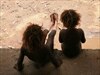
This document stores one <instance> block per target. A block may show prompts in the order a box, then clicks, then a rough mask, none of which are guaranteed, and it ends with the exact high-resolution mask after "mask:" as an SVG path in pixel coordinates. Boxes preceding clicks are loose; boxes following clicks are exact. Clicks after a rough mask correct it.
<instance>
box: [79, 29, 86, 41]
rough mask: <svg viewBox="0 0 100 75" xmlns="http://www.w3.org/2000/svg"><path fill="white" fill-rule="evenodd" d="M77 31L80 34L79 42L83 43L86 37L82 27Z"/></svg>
mask: <svg viewBox="0 0 100 75" xmlns="http://www.w3.org/2000/svg"><path fill="white" fill-rule="evenodd" d="M79 32H80V36H81V42H82V43H85V41H86V38H85V34H84V31H83V30H82V29H79Z"/></svg>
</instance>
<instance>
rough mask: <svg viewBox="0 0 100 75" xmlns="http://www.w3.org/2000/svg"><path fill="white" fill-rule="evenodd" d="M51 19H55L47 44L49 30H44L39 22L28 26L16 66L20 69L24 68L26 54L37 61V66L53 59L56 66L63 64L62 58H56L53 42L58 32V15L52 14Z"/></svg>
mask: <svg viewBox="0 0 100 75" xmlns="http://www.w3.org/2000/svg"><path fill="white" fill-rule="evenodd" d="M50 17H51V19H52V20H53V21H51V22H52V25H51V27H50V29H49V30H51V29H52V28H53V29H52V30H51V32H50V33H49V35H48V39H47V42H46V44H45V38H46V36H47V34H48V32H49V30H46V29H45V30H44V31H42V28H41V27H40V26H39V25H37V24H32V25H30V26H28V27H27V29H26V30H25V32H24V34H23V44H22V47H21V50H20V56H19V59H18V62H17V64H15V66H14V68H15V69H17V70H18V71H21V70H22V69H23V60H24V56H27V57H28V58H29V59H30V60H32V61H34V62H35V66H37V67H42V66H44V65H45V64H47V63H48V62H49V61H51V62H52V63H53V64H54V66H55V67H56V68H57V67H59V66H60V65H61V63H62V61H61V60H60V59H56V58H55V57H54V53H53V43H54V36H55V34H56V30H55V27H56V21H57V18H56V17H57V16H56V15H55V14H51V16H50Z"/></svg>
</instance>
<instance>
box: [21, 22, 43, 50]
mask: <svg viewBox="0 0 100 75" xmlns="http://www.w3.org/2000/svg"><path fill="white" fill-rule="evenodd" d="M42 37H43V32H42V30H41V27H40V26H38V25H37V24H32V25H29V26H28V27H27V28H26V30H25V32H24V34H23V39H22V41H23V44H24V46H25V47H26V48H28V49H30V50H31V49H33V48H34V47H39V46H40V45H41V41H42Z"/></svg>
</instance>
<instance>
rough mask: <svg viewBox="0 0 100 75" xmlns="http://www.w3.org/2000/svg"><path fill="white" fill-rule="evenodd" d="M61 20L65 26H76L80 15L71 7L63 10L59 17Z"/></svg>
mask: <svg viewBox="0 0 100 75" xmlns="http://www.w3.org/2000/svg"><path fill="white" fill-rule="evenodd" d="M60 20H61V22H63V25H64V26H65V27H67V28H70V27H76V26H77V25H78V24H79V21H80V15H79V14H78V13H77V12H76V11H75V10H73V9H69V10H65V11H64V12H63V13H62V14H61V17H60Z"/></svg>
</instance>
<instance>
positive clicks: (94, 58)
mask: <svg viewBox="0 0 100 75" xmlns="http://www.w3.org/2000/svg"><path fill="white" fill-rule="evenodd" d="M57 53H58V54H59V55H60V54H61V53H60V52H57ZM18 56H19V49H0V75H100V49H99V50H97V49H96V50H95V49H94V50H89V49H86V50H84V51H83V52H82V53H81V54H80V56H79V57H77V58H75V59H68V58H66V57H64V56H63V55H60V56H61V58H62V60H63V64H62V65H61V66H60V67H59V68H58V69H55V67H54V66H53V65H52V64H51V63H48V64H47V65H46V66H45V67H43V68H40V69H36V68H35V67H34V65H33V62H32V61H30V60H29V59H28V58H27V57H25V59H24V62H23V63H24V69H23V71H22V72H18V71H16V70H15V69H14V68H13V66H14V64H15V63H16V62H17V59H18Z"/></svg>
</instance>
